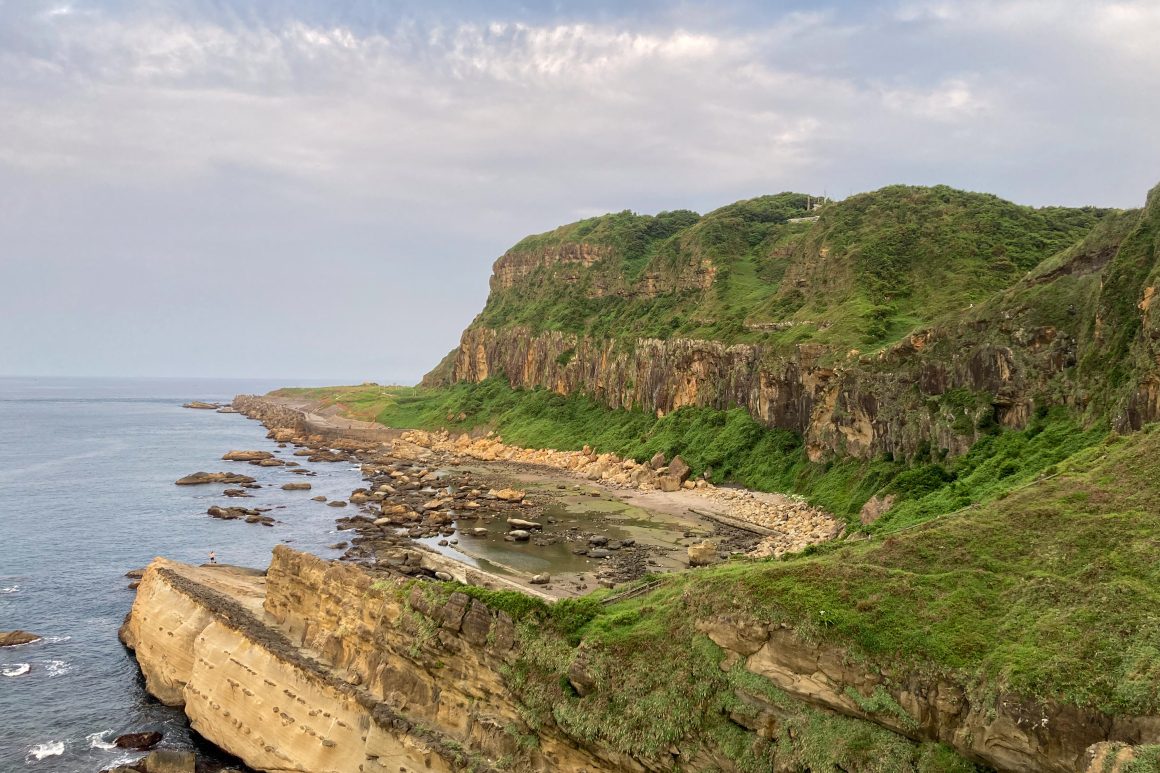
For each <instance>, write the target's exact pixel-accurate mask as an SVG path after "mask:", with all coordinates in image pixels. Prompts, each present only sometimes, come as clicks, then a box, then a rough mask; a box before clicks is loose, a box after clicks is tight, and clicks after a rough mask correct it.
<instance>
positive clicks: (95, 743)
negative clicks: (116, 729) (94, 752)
mask: <svg viewBox="0 0 1160 773" xmlns="http://www.w3.org/2000/svg"><path fill="white" fill-rule="evenodd" d="M112 734H113V731H112V730H102V731H101V732H99V733H90V734H89V735H86V736H85V740H86V741H88V742H89V748H91V749H116V748H117V744H115V743H113V742H112V741H106V740H105V736H109V735H112Z"/></svg>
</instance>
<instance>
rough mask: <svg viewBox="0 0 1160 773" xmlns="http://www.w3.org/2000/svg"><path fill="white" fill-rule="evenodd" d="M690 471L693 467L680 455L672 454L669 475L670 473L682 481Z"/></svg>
mask: <svg viewBox="0 0 1160 773" xmlns="http://www.w3.org/2000/svg"><path fill="white" fill-rule="evenodd" d="M692 471H693V469H692V468H691V467H689V465H688V464H686V463H685V460H684V459H682V458H681V457H680V455H677V456H674V457H673V460H672V461H671V462H669V475H672V476H673V477H675V478H676V479H677V480H679V481H681V482H682V483H684V482H685V479H686V478H688V477H689V473H690V472H692Z"/></svg>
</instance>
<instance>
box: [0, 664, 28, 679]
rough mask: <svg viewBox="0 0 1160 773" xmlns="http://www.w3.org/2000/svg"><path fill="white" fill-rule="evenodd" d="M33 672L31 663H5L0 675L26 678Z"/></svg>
mask: <svg viewBox="0 0 1160 773" xmlns="http://www.w3.org/2000/svg"><path fill="white" fill-rule="evenodd" d="M31 670H32V664H31V663H5V664H4V666H3V667H2V668H0V674H4V676H24V675H25V674H27V673H28V672H29V671H31Z"/></svg>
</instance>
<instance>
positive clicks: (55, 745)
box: [28, 741, 64, 760]
mask: <svg viewBox="0 0 1160 773" xmlns="http://www.w3.org/2000/svg"><path fill="white" fill-rule="evenodd" d="M58 754H64V741H49V742H47V743H38V744H37V745H36V746H33V747H32V748H31V749H29V750H28V759H30V760H43V759H44V758H45V757H55V756H57V755H58Z"/></svg>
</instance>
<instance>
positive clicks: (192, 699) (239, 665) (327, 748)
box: [121, 547, 631, 773]
mask: <svg viewBox="0 0 1160 773" xmlns="http://www.w3.org/2000/svg"><path fill="white" fill-rule="evenodd" d="M514 635H515V632H514V628H513V625H512V622H511V620H510V619H508V618H506V617H505V616H503V615H502V614H497V613H494V612H492V611H491V610H489V609H488V608H487V607H486V606H484V605H482V604H480V603H479V602H477V601H473V600H472V599H469V598H468V597H466V596H464V595H462V594H456V595H453V596H452V597H451V599H450V600H449V601H448V602H447V603H446V604H442V605H440V606H438V607H433V606H431V605H429V604H427V603H426V602H425V601H424V598H423V597H422V595H421V594H420V595H415V596H413V597H410V598H409V597H407V596H406V595H405V594H403V593H401V592H399V591H398V590H397V586H396V585H395V584H394V583H393V582H391V581H389V580H382V581H380V582H379V583H376V579H375V578H374V577H372V576H371V575H370V574H368V573H366V572H365V571H362V570H360V569H357V568H355V567H352V566H346V565H341V564H336V563H330V562H326V561H322V560H320V559H316V558H313V557H311V556H307V555H305V554H300V553H295V552H293V551H291V550H288V549H286V548H282V547H279V548H277V549H276V550H275V555H274V560H273V562H272V563H271V566H270V569H269V572H268V575H267V576H265V577H262V576H260V575H256V574H250V573H245V572H238V571H237V570H233V569H231V568H228V567H217V568H201V569H199V568H195V567H191V566H187V565H183V564H177V563H175V562H171V561H167V560H165V559H160V558H159V559H156V560H155V561H154V562H153V563H152V564H150V566H149V568H148V569H147V570H146V572H145V575H144V577H143V578H142V580H141V585H140V587H139V589H138V596H137V600H136V602H135V603H134V605H133V611H132V613H131V615H130V617H129V619H128V620H127V621H126V624H125V626H124V627H123V628H122V632H121V636H122V640H123V641H124V642H125V644H126V645H127V646H129V647H130V648H131V649H133V650H134V652H135V654H136V656H137V660H138V663H139V664H140V666H141V670H142V672H143V673H144V675H145V680H146V687H147V689H148V690H149V691H150V693H152V694H153V695H155V696H156V697H157V698H158V699H160V700H162V701H163V702H165V703H167V704H169V705H175V706H184V708H185V712H186V714H187V715H188V716H189V719H190V722H191V724H192V726H193V727H194V729H195V730H197V731H198V732H199V733H201V734H202V735H203V736H205V737H206V738H207V739H209V740H210V741H212V742H214V743H215V744H217V745H218V746H220V747H222V748H223V749H226V750H227V751H229V752H230V753H232V754H235V755H237V756H238V757H240V758H241V759H242V760H244V761H245V763H246V764H247V765H248V766H250V767H252V768H255V769H256V770H262V771H279V772H281V771H301V772H303V773H323V772H331V771H332V772H333V773H349V771H356V770H358V771H364V773H375V772H376V771H377V772H379V773H388V772H389V773H400V772H401V773H408V772H417V771H432V770H434V771H452V770H466V769H473V770H489V769H491V765H490V763H489V762H488V760H499V759H503V758H508V759H514V758H515V757H520V758H521V759H523V760H524V762H523V764H522V765H521V766H520V767H521V769H539V770H543V769H552V770H561V771H576V772H578V771H581V770H618V769H631V767H629V768H620V767H619V765H617V764H613V763H610V762H601V761H600V760H599V759H597V758H596V757H594V756H592V755H590V754H588V753H587V752H585V751H582V750H580V749H579V748H577V747H576V746H575V745H573V744H570V743H568V741H567V740H566V739H561V738H556V737H553V736H552V734H551V733H550V732H543V733H541V734H540V736H539V745H538V748H536V749H533V750H525V749H522V747H521V746H520V740H521V738H522V737H523V736H521V735H520V734H519V729H520V728H522V727H523V725H522V720H520V718H519V712H518V707H517V706H516V705H515V704H514V703H513V702H512V700H511V699H510V697H508V696H507V694H506V692H505V690H504V688H503V685H502V678H501V676H500V674H501V671H502V668H503V664H504V662H505V654H506V653H508V652H509V651H510V650H511V648H512V646H513V642H514Z"/></svg>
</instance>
